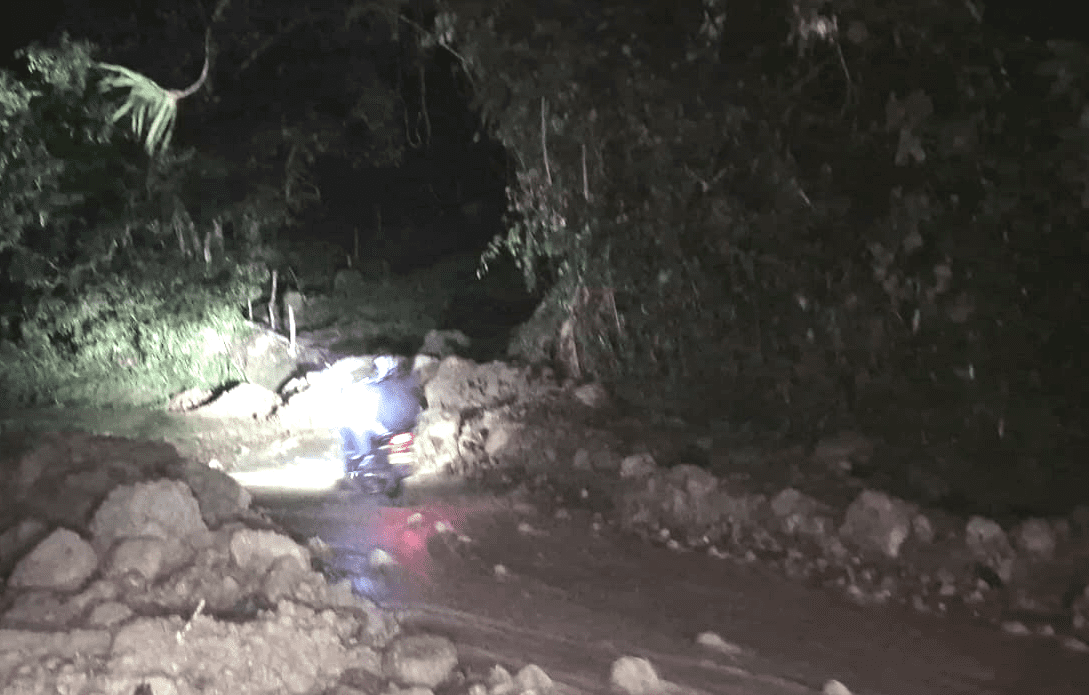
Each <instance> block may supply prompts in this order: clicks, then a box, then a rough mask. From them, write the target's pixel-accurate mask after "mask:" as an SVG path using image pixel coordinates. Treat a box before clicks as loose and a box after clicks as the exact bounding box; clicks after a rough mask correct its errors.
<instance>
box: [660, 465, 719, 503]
mask: <svg viewBox="0 0 1089 695" xmlns="http://www.w3.org/2000/svg"><path fill="white" fill-rule="evenodd" d="M668 480H669V482H670V483H672V484H673V485H675V486H677V487H679V488H680V489H682V490H684V491H685V492H686V493H687V494H688V496H689V497H691V498H692V501H693V502H699V501H702V500H705V499H706V498H707V496H708V495H710V494H711V493H712V492H714V491H715V490H717V489H718V478H716V477H715V474H714V473H711V472H710V471H706V470H704V469H702V468H700V467H699V466H694V465H692V464H690V463H682V464H679V465H676V466H674V467H673V468H670V469H669V477H668Z"/></svg>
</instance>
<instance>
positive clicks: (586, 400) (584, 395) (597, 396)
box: [573, 382, 609, 410]
mask: <svg viewBox="0 0 1089 695" xmlns="http://www.w3.org/2000/svg"><path fill="white" fill-rule="evenodd" d="M573 395H574V396H575V400H577V401H578V402H579V403H582V404H583V405H585V406H586V407H588V408H593V409H595V410H597V409H600V408H604V407H606V406H607V405H609V392H608V391H607V390H605V387H604V386H602V385H601V384H599V383H597V382H592V383H589V384H583V385H581V386H579V387H577V388H576V389H575V391H574V394H573Z"/></svg>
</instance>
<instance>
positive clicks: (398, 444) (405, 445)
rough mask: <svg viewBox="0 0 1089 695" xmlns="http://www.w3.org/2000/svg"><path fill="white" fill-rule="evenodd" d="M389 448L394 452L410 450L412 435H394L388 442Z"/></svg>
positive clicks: (409, 433)
mask: <svg viewBox="0 0 1089 695" xmlns="http://www.w3.org/2000/svg"><path fill="white" fill-rule="evenodd" d="M389 445H390V448H391V449H393V450H394V451H405V450H407V449H411V448H412V433H411V432H402V433H401V434H398V435H394V436H393V437H391V438H390V440H389Z"/></svg>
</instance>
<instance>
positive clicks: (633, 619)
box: [257, 484, 1089, 695]
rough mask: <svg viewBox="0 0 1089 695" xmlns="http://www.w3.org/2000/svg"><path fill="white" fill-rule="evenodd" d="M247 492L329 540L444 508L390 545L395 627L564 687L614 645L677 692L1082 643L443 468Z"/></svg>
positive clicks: (800, 685)
mask: <svg viewBox="0 0 1089 695" xmlns="http://www.w3.org/2000/svg"><path fill="white" fill-rule="evenodd" d="M257 503H258V504H260V505H261V506H262V507H264V508H265V509H266V510H267V511H268V512H269V514H270V515H271V516H272V517H273V518H274V519H276V520H277V521H278V522H279V523H281V524H283V525H284V526H285V527H287V528H288V529H289V530H290V531H291V532H292V533H294V534H295V535H296V536H298V537H300V538H304V539H305V538H311V537H314V536H317V537H320V538H322V539H323V540H325V541H326V542H329V543H335V544H340V545H342V546H343V545H345V544H348V545H352V544H357V545H359V546H360V547H362V546H366V545H368V544H370V545H373V544H374V543H375V542H376V541H375V537H376V535H382V534H383V533H384V534H385V535H384V538H385V541H384V542H385V543H387V544H393V545H396V544H397V543H399V542H401V541H398V540H391V539H394V538H395V537H398V533H399V529H401V528H403V526H402V525H401V524H402V522H403V521H404V520H405V519H406V518H407V517H409V516H410V515H411V514H413V513H415V512H420V513H421V515H422V516H423V517H424V519H425V523H426V524H432V526H433V523H432V522H434V521H436V520H441V521H443V522H444V523H448V524H449V525H450V526H452V527H454V528H455V529H456V533H454V534H446V533H444V534H434V533H429V534H427V535H428V536H430V537H429V540H428V542H427V544H426V551H425V552H423V553H421V552H418V551H419V545H418V543H417V545H416V546H415V550H414V549H413V548H412V547H408V546H412V543H408V544H407V546H403V547H401V548H400V549H399V552H400V553H401V555H402V556H404V557H405V563H404V564H405V565H406V567H405V568H403V571H401V572H400V574H399V575H398V576H399V580H398V586H399V587H400V590H399V591H398V593H397V596H396V597H395V599H393V600H394V602H395V603H396V605H398V606H399V607H400V608H401V609H402V613H403V618H404V619H405V621H406V622H405V624H406V625H407V627H408V629H412V628H413V627H419V628H426V629H428V630H431V631H436V632H440V633H444V634H446V635H448V636H450V637H451V638H453V639H454V640H455V642H456V643H457V644H458V647H459V650H460V652H461V654H462V656H463V658H464V659H465V660H466V661H467V662H468V663H470V664H474V663H478V664H479V665H480V667H481V668H488V667H489V666H490V665H491V664H494V663H500V664H503V665H505V666H507V667H508V668H510V669H517V668H520V667H521V666H524V665H525V664H527V663H536V664H537V665H539V666H541V667H542V668H544V669H545V671H546V672H548V673H549V674H550V675H551V676H552V677H553V678H554V679H555V680H556V681H558V682H560V683H562V684H564V686H566V687H565V689H566V690H567V691H568V692H580V693H609V692H610V690H609V686H608V673H609V667H610V665H611V664H612V663H613V661H614V660H615V659H617V658H618V657H620V656H624V655H631V656H640V657H646V658H647V659H649V660H650V662H651V663H652V664H654V666H655V667H656V668H657V669H658V672H659V675H660V676H661V677H662V678H663V679H665V680H667V681H669V682H671V683H673V684H675V685H676V690H675V692H695V693H723V694H734V693H737V694H739V695H740V694H742V693H744V694H746V695H750V694H751V695H785V694H787V693H803V692H819V691H820V690H821V689H822V688H823V687H824V686H825V684H826V683H827V682H828V681H830V680H833V679H834V680H837V681H839V682H841V683H842V684H844V685H845V686H847V688H849V691H850V692H852V693H856V694H864V693H872V694H881V695H925V694H930V693H933V694H934V695H961V694H963V695H984V694H995V695H997V694H1006V693H1008V694H1010V695H1014V694H1018V695H1024V694H1030V693H1040V694H1041V695H1044V694H1048V695H1074V694H1079V695H1081V694H1084V693H1086V692H1089V656H1087V655H1085V654H1078V653H1074V652H1070V651H1066V650H1064V649H1062V647H1060V646H1059V645H1057V644H1056V643H1055V642H1054V641H1049V640H1040V639H1034V638H1026V637H1015V636H1010V635H1005V634H1003V633H1001V632H1000V631H998V630H997V629H996V628H995V627H993V626H987V625H981V624H974V623H971V622H968V621H965V620H962V619H955V618H942V617H936V616H926V615H920V614H917V613H914V612H912V611H910V610H907V609H904V608H899V607H869V608H864V607H860V606H856V605H854V604H852V603H850V602H849V601H848V600H847V599H845V598H843V597H841V596H837V595H833V594H832V593H831V592H829V591H827V590H820V589H817V588H810V587H806V586H804V585H802V584H801V583H799V582H797V581H794V580H790V579H788V578H785V577H783V576H782V575H779V574H776V573H773V572H772V571H771V570H769V569H766V568H764V567H761V566H760V565H759V564H749V565H744V564H739V563H736V562H734V561H730V560H721V559H717V558H714V557H711V556H708V555H705V554H702V553H683V552H675V551H672V550H669V549H666V548H664V547H656V546H653V545H650V544H648V543H647V542H645V541H643V540H640V539H637V538H633V537H631V536H628V535H626V534H624V533H622V532H621V531H620V530H618V529H615V528H612V527H611V526H609V525H608V524H602V523H600V522H599V520H595V519H593V518H592V517H591V516H590V514H589V513H583V512H579V511H572V512H570V513H567V514H560V515H559V518H557V517H556V515H554V514H550V513H549V514H546V513H543V512H541V511H538V508H536V507H535V506H534V505H533V504H532V503H529V502H527V501H526V500H524V499H518V498H514V497H512V496H509V495H499V494H495V493H487V492H483V491H479V490H477V491H468V490H466V489H464V488H459V487H458V486H457V485H456V484H445V485H419V484H417V485H416V486H413V487H412V488H410V490H409V492H408V493H407V497H406V499H405V500H404V501H402V503H401V504H400V505H399V506H398V507H395V508H389V507H376V506H375V505H374V504H373V502H368V501H365V500H363V499H361V498H358V497H353V496H351V495H345V494H343V493H326V494H311V495H308V496H301V495H297V494H296V495H286V494H264V495H260V496H259V497H258V498H257ZM391 527H397V528H393V529H392V532H391ZM459 535H460V536H461V538H460V539H459V538H458V536H459ZM417 540H418V539H417ZM708 633H713V636H710V635H709V634H708ZM700 635H703V640H701V641H703V642H707V643H708V644H701V643H700V641H697V636H700Z"/></svg>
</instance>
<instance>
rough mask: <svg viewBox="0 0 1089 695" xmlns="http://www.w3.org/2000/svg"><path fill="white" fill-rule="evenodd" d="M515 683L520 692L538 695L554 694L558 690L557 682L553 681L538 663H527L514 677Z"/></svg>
mask: <svg viewBox="0 0 1089 695" xmlns="http://www.w3.org/2000/svg"><path fill="white" fill-rule="evenodd" d="M514 684H515V685H516V687H517V688H518V692H522V693H530V692H532V693H536V694H537V695H552V693H554V692H555V691H556V684H555V683H553V682H552V679H551V678H550V677H549V675H548V674H547V673H545V670H544V669H543V668H541V667H540V666H538V665H537V664H526V665H525V666H523V667H522V670H520V671H519V672H518V675H516V676H515V677H514Z"/></svg>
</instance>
